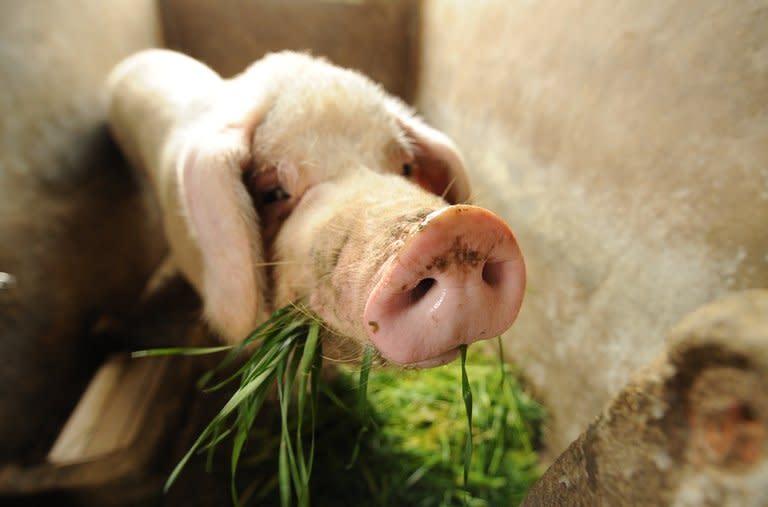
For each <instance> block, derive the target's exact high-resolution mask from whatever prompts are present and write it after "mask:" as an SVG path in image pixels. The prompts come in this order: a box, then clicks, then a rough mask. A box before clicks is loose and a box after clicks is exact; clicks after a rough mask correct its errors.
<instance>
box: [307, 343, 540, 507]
mask: <svg viewBox="0 0 768 507" xmlns="http://www.w3.org/2000/svg"><path fill="white" fill-rule="evenodd" d="M339 382H340V385H337V386H336V389H335V391H334V392H331V393H328V392H327V391H326V390H325V387H323V388H322V389H323V394H324V395H326V396H329V397H332V396H335V394H336V393H338V392H344V391H343V390H344V389H345V387H344V386H345V385H346V389H349V390H354V389H355V386H354V376H353V375H352V374H351V373H347V374H346V376H344V375H342V376H341V378H340V379H339ZM464 382H467V383H468V384H469V387H471V394H472V396H471V407H467V405H469V402H468V400H467V399H466V398H467V397H466V394H467V393H469V392H470V390H469V389H466V387H467V386H464V385H463V384H464ZM368 402H369V408H368V411H369V413H370V414H371V418H372V420H373V423H372V427H371V429H370V430H369V431H368V432H367V433H366V438H364V440H363V443H362V445H361V449H360V452H359V458H358V460H357V462H356V464H355V467H354V470H353V471H354V472H355V473H354V475H356V476H357V477H358V478H357V479H356V480H351V481H350V479H351V478H350V477H349V476H347V477H344V478H343V479H342V480H343V482H344V483H346V484H350V483H351V484H355V485H356V486H357V487H354V488H353V490H354V491H353V492H351V493H350V496H349V497H346V498H345V499H339V498H334V497H333V496H332V497H329V498H328V502H326V503H323V505H330V504H332V503H331V502H332V501H334V500H338V503H336V504H335V505H354V498H355V497H357V498H365V499H366V500H367V503H368V504H371V505H380V506H385V505H413V506H424V507H427V506H453V505H455V506H462V505H469V506H478V507H479V506H496V505H516V504H518V503H520V502H521V501H522V499H523V498H524V497H525V494H526V493H527V491H528V488H529V487H530V486H531V485H532V484H533V482H534V481H535V480H536V479H537V478H538V477H539V476H540V474H541V469H540V467H539V464H538V457H537V455H536V445H537V442H538V438H539V428H540V425H541V423H542V421H543V418H544V415H545V414H544V410H543V408H542V407H541V405H539V404H538V403H537V402H536V401H534V400H533V399H532V398H531V397H530V396H529V395H527V394H526V393H525V391H524V390H523V389H522V387H521V386H520V384H519V382H518V381H517V380H516V374H515V372H514V370H513V369H512V367H511V366H509V365H507V364H505V363H504V362H500V361H499V360H498V359H495V358H493V357H490V356H489V355H488V354H486V353H484V352H483V351H481V350H479V349H478V350H474V349H473V350H470V351H469V354H468V358H467V361H466V364H465V365H462V364H461V363H458V364H456V363H454V364H450V365H446V366H443V367H440V368H434V369H431V370H423V371H402V370H395V369H379V370H375V371H372V372H371V373H370V376H369V379H368ZM468 408H469V410H470V411H469V412H468V411H467V410H468ZM468 414H472V419H471V423H469V422H468ZM470 424H471V435H472V439H471V440H469V439H468V438H467V434H468V426H469V425H470ZM336 445H337V446H339V447H342V444H341V443H340V442H337V443H336ZM467 460H470V461H469V463H468V464H467ZM467 465H468V466H467ZM323 468H327V467H323ZM322 481H330V482H335V483H336V484H339V479H337V478H334V477H328V478H327V479H326V478H323V479H322ZM318 482H320V479H319V478H318ZM333 489H335V490H336V491H343V489H342V488H341V487H340V486H339V487H337V488H333ZM347 489H349V486H347ZM345 493H346V492H345Z"/></svg>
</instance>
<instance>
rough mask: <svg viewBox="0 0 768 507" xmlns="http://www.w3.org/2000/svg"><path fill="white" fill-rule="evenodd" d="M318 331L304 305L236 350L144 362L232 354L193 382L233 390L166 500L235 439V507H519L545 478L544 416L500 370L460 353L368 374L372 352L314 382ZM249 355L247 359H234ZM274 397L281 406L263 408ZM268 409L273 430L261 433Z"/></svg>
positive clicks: (230, 457) (230, 455) (231, 457)
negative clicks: (457, 358) (451, 360)
mask: <svg viewBox="0 0 768 507" xmlns="http://www.w3.org/2000/svg"><path fill="white" fill-rule="evenodd" d="M321 327H322V324H321V323H319V322H318V321H317V320H316V319H314V318H312V317H311V316H310V314H309V313H308V312H307V311H306V310H305V309H303V308H301V307H298V306H289V307H286V308H283V309H281V310H278V311H276V312H275V313H274V314H273V315H272V317H271V318H270V319H269V320H268V321H267V322H265V323H264V324H262V325H261V326H259V327H258V328H257V329H256V330H255V331H254V332H253V333H251V335H250V336H249V337H248V338H247V339H246V340H244V341H243V343H242V344H241V345H239V346H237V347H234V348H233V347H214V348H207V349H158V350H152V351H145V352H143V353H141V354H140V355H163V354H188V355H194V354H204V353H211V352H218V351H224V350H228V349H231V350H230V352H229V354H228V355H227V356H226V357H225V358H224V360H223V361H222V363H221V364H220V365H219V366H218V367H217V368H215V369H214V370H212V371H210V372H208V373H207V374H206V375H205V376H204V377H203V378H202V379H201V380H200V387H201V388H202V389H203V390H204V391H214V390H218V389H221V388H223V387H224V386H227V385H234V386H235V390H234V394H232V396H231V397H230V398H229V400H228V401H227V402H226V403H225V405H224V406H223V408H221V410H220V411H219V412H218V413H217V414H216V415H215V417H214V418H213V419H212V421H211V422H210V424H208V426H207V427H206V428H205V429H204V430H203V431H202V433H201V434H200V435H199V437H198V438H197V440H196V441H195V442H194V444H193V445H192V446H191V448H190V449H189V450H188V452H187V453H186V454H185V455H184V457H183V458H182V459H181V460H180V461H179V462H178V464H177V465H176V467H175V468H174V470H173V472H172V473H171V474H170V476H169V477H168V480H167V482H166V484H165V489H166V491H167V490H168V488H170V487H171V486H172V485H173V484H174V482H175V481H177V480H179V481H180V482H183V481H184V477H183V474H182V470H183V469H184V468H185V466H187V465H188V464H190V463H193V464H194V463H196V462H199V461H200V460H199V459H198V458H197V455H199V454H206V456H207V458H206V461H207V468H208V469H209V470H210V469H211V468H212V463H213V462H214V461H216V462H217V464H218V462H219V461H220V459H219V458H218V454H221V452H219V453H218V454H217V457H216V458H214V453H216V450H217V447H218V446H219V444H222V443H223V442H224V441H225V440H227V439H229V440H230V441H231V444H230V445H231V450H229V451H227V456H226V461H227V462H228V466H229V469H230V476H229V484H230V490H231V496H232V500H233V503H234V504H235V505H243V504H246V503H253V504H256V505H258V504H264V503H267V504H270V505H271V504H273V503H276V502H277V498H279V502H280V504H281V505H283V506H287V505H310V499H312V500H313V501H314V503H315V504H316V505H346V504H350V505H353V504H360V502H361V501H362V502H364V503H367V504H371V505H424V506H429V505H470V506H480V505H512V504H515V503H518V502H519V501H520V500H522V498H523V497H524V495H525V492H526V491H527V489H528V487H529V486H530V485H531V484H532V483H533V481H534V480H535V479H536V478H537V477H538V475H539V473H540V470H539V467H538V461H537V457H536V453H535V450H534V446H535V443H536V441H537V439H538V432H539V430H538V428H539V424H540V423H541V421H542V419H543V415H544V414H543V410H542V408H541V406H540V405H538V404H537V403H536V402H534V401H533V400H532V399H531V398H530V397H529V396H528V395H527V394H525V393H524V392H523V391H522V389H521V387H520V385H519V384H518V383H517V382H516V380H515V379H514V376H513V375H512V373H513V372H512V371H511V370H510V367H509V366H508V365H506V364H505V363H504V362H503V361H500V363H497V362H496V361H494V360H492V359H490V358H489V357H488V356H487V355H484V354H482V353H474V352H473V353H470V359H471V360H470V361H469V362H467V350H466V347H463V348H462V350H461V362H460V363H459V364H451V365H447V366H443V367H440V368H434V369H432V370H415V371H414V370H409V371H405V370H402V369H395V368H382V369H373V370H372V369H371V365H372V364H373V363H374V361H376V360H377V359H376V358H377V354H376V353H375V352H374V351H373V350H372V349H367V350H366V351H365V353H364V357H363V360H362V366H361V367H360V369H359V371H354V370H353V369H352V368H351V367H349V366H340V367H339V373H338V375H336V377H335V378H334V380H333V381H331V382H326V381H324V380H323V379H321V377H320V369H321V362H322V339H321V335H322V332H321ZM245 347H248V351H249V353H250V354H251V355H250V356H249V357H247V358H246V359H245V361H244V362H240V363H238V357H241V356H242V352H243V349H244V348H245ZM233 369H234V370H235V371H234V373H232V370H233ZM225 372H229V373H225ZM222 376H223V378H220V377H222ZM470 377H471V378H472V379H473V380H472V383H471V384H470V381H469V378H470ZM459 385H461V388H460V391H459ZM275 392H276V398H277V400H276V401H270V399H271V398H272V397H271V396H270V394H272V393H275ZM321 400H322V401H321ZM262 408H263V409H264V410H263V411H262ZM260 412H263V413H262V415H261V416H260V419H259V421H260V424H255V425H254V422H256V417H257V415H259V413H260ZM270 413H271V414H272V417H273V418H274V419H276V421H277V426H278V427H279V431H278V432H277V433H278V434H274V433H269V432H268V431H267V429H266V428H265V426H268V425H266V424H263V423H264V421H265V418H268V417H270ZM473 416H474V417H473ZM316 437H318V438H316ZM249 442H251V443H252V444H253V445H251V447H250V448H249V447H248V445H247V444H248V443H249ZM217 468H218V467H217ZM238 468H239V469H240V470H239V473H238ZM180 474H181V475H180ZM236 478H237V479H238V480H239V482H240V486H244V487H242V489H239V488H238V484H237V483H236ZM310 478H311V479H312V480H311V484H310Z"/></svg>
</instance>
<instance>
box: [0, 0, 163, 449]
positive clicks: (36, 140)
mask: <svg viewBox="0 0 768 507" xmlns="http://www.w3.org/2000/svg"><path fill="white" fill-rule="evenodd" d="M156 23H157V17H156V13H155V7H154V2H150V1H148V0H140V1H136V0H116V1H113V2H109V4H108V5H107V4H105V3H104V2H101V1H100V0H75V1H70V0H45V1H42V0H33V1H29V2H1V3H0V90H2V93H1V94H0V115H1V118H2V119H0V464H2V463H6V462H12V463H15V464H28V463H37V462H39V461H40V460H42V459H44V457H45V455H46V453H47V452H48V450H49V448H50V446H51V444H52V442H53V440H54V438H55V437H56V435H57V434H58V432H59V430H60V428H61V426H62V425H63V424H64V421H65V420H66V417H67V416H68V414H69V413H70V411H71V410H72V408H73V407H74V405H75V403H76V402H77V400H78V398H79V397H80V394H81V393H82V391H83V389H84V388H85V385H86V384H87V382H88V381H89V379H90V376H91V375H92V374H93V372H94V370H95V369H96V367H97V366H98V364H99V362H100V360H101V357H102V355H103V352H104V349H105V348H106V347H107V346H108V344H107V343H105V342H102V341H100V340H98V339H97V338H95V336H96V330H97V328H99V327H100V323H103V322H106V319H109V320H116V319H119V315H120V314H122V313H123V312H124V311H125V310H126V309H128V308H129V307H130V306H132V305H133V303H134V302H135V301H136V300H137V299H138V297H139V294H140V293H141V291H142V288H143V286H144V284H145V282H146V280H147V279H148V278H149V276H150V275H151V274H152V272H153V271H154V270H155V268H156V266H157V264H158V263H159V262H160V260H161V259H162V258H163V256H164V255H165V250H166V246H165V240H164V237H163V231H162V229H161V224H160V220H159V218H160V217H159V215H158V212H157V206H156V205H155V204H154V203H153V202H152V199H151V198H150V197H149V196H151V194H149V193H148V192H144V191H143V190H142V188H141V184H140V180H139V179H138V178H136V177H135V175H133V174H132V173H131V171H129V170H128V168H127V166H126V165H125V161H124V160H123V159H122V157H121V156H120V153H119V151H118V149H117V147H116V146H115V144H114V142H113V141H112V139H111V136H110V135H109V131H108V129H107V126H106V117H107V110H106V101H105V97H104V95H103V93H102V90H103V83H104V79H105V78H106V76H107V74H108V72H109V71H110V70H111V69H112V68H113V67H114V66H115V65H116V64H117V63H118V62H120V61H121V60H122V59H123V58H125V57H127V56H128V55H130V54H132V53H134V52H136V51H138V50H140V49H142V48H146V47H151V46H153V45H156V44H158V43H159V40H158V38H159V37H158V34H157V33H156V30H155V26H156Z"/></svg>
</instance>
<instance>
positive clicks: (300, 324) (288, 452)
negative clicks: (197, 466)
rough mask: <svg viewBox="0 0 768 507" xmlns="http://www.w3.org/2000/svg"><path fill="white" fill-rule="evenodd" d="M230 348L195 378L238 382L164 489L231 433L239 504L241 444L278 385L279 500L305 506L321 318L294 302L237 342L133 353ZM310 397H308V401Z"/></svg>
mask: <svg viewBox="0 0 768 507" xmlns="http://www.w3.org/2000/svg"><path fill="white" fill-rule="evenodd" d="M249 346H250V348H249V353H250V355H249V356H248V357H247V358H246V359H245V361H244V363H243V364H242V365H241V366H240V367H239V368H238V369H237V371H236V372H235V373H234V374H231V375H229V376H228V377H226V378H225V379H224V380H221V381H219V382H217V383H215V384H214V385H210V384H211V382H212V381H213V379H214V377H215V376H216V375H217V374H218V373H221V372H222V371H226V370H227V368H228V367H230V366H232V365H233V364H234V363H235V361H236V360H237V359H238V358H240V357H242V356H244V355H245V354H244V353H243V352H244V349H245V348H246V347H249ZM224 350H229V351H230V352H229V354H228V355H227V356H226V357H225V358H224V360H223V361H222V362H221V363H220V364H219V366H218V367H217V368H215V369H214V370H212V371H210V372H208V373H207V374H206V375H204V376H203V378H202V379H201V380H200V382H199V383H198V386H199V387H200V388H201V389H202V390H204V391H206V392H210V391H215V390H218V389H221V388H223V387H225V386H227V385H229V384H233V383H235V382H236V381H239V386H238V387H237V389H236V390H235V392H234V394H232V396H231V397H230V398H229V400H228V401H227V402H226V404H225V405H224V407H223V408H222V409H221V410H220V411H219V412H218V414H216V416H215V417H214V418H213V420H212V421H211V422H210V424H208V426H206V428H205V429H204V430H203V431H202V433H201V434H200V436H199V437H198V438H197V440H196V441H195V442H194V443H193V444H192V446H191V447H190V449H189V450H188V451H187V453H186V454H185V455H184V456H183V457H182V458H181V460H179V462H178V464H177V465H176V467H175V468H174V469H173V471H172V472H171V474H170V476H169V477H168V479H167V480H166V482H165V485H164V488H163V490H164V491H165V492H167V491H168V489H169V488H170V487H171V486H172V485H173V483H174V482H175V481H176V479H177V478H178V476H179V474H180V473H181V471H182V470H183V469H184V467H185V466H186V465H187V463H188V462H189V460H190V458H191V457H192V456H193V455H194V454H195V453H196V452H207V453H208V456H209V462H211V461H212V457H213V453H214V451H215V449H216V447H217V445H218V444H219V443H220V442H221V441H222V440H224V438H226V437H228V436H230V435H232V454H231V460H230V467H231V481H230V490H231V495H232V501H233V503H234V504H235V505H239V504H240V503H239V495H238V491H237V484H236V481H235V478H236V472H237V468H238V465H239V462H240V456H241V454H242V451H243V448H244V446H245V444H246V442H247V441H248V435H249V433H250V432H251V428H252V426H253V423H254V420H255V419H256V416H257V415H258V413H259V411H260V409H261V407H262V405H263V404H264V401H265V400H266V399H267V396H268V395H269V393H270V390H271V388H272V386H273V385H274V384H276V385H277V394H278V400H279V403H280V412H281V416H282V425H281V441H280V462H279V487H280V496H281V503H282V505H284V506H288V505H292V501H291V500H292V498H293V497H294V495H295V497H296V498H297V501H298V503H297V505H300V506H308V505H309V480H310V476H311V474H312V462H313V459H314V448H315V441H314V428H315V419H316V413H317V398H318V396H317V393H318V392H319V378H320V366H321V362H322V359H321V357H322V353H321V345H320V323H319V322H318V321H317V320H315V319H312V318H310V317H308V315H307V312H306V311H304V310H302V309H300V308H299V307H296V306H293V305H291V306H287V307H285V308H282V309H280V310H277V311H276V312H274V313H273V314H272V316H271V317H270V318H269V319H268V320H267V321H266V322H264V323H263V324H262V325H260V326H259V327H258V328H256V330H254V331H253V332H252V333H251V334H250V335H249V336H248V337H247V338H246V339H245V340H243V342H242V343H241V344H240V345H238V346H229V347H207V348H189V349H184V348H170V349H155V350H149V351H139V352H137V353H134V354H133V356H134V357H146V356H160V355H201V354H210V353H215V352H221V351H224ZM294 386H296V405H297V428H296V433H295V434H292V433H291V431H290V430H289V425H288V409H289V406H290V403H291V395H292V392H293V389H294ZM308 400H309V401H308ZM307 405H309V412H310V428H311V430H312V437H311V441H310V445H309V449H308V450H307V451H305V449H304V447H303V442H302V434H303V433H302V432H303V429H302V428H303V426H304V413H305V411H306V409H307Z"/></svg>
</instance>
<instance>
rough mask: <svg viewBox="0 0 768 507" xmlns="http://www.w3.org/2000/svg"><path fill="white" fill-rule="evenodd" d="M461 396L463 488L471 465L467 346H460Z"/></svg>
mask: <svg viewBox="0 0 768 507" xmlns="http://www.w3.org/2000/svg"><path fill="white" fill-rule="evenodd" d="M461 397H462V398H463V399H464V409H465V410H466V412H467V443H466V446H465V447H464V488H465V489H466V488H467V487H468V485H469V469H470V467H471V465H472V388H471V387H470V385H469V378H468V377H467V346H466V345H462V346H461Z"/></svg>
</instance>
